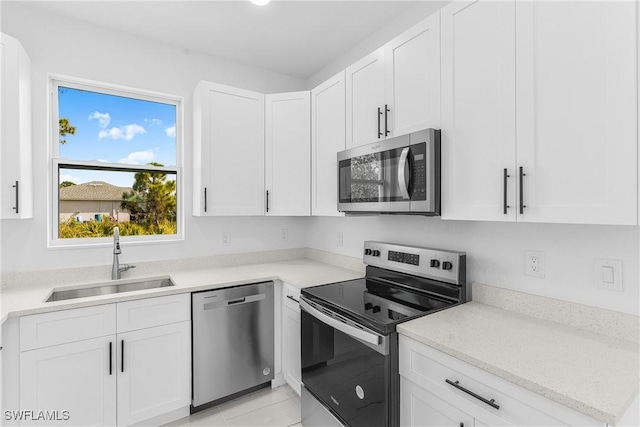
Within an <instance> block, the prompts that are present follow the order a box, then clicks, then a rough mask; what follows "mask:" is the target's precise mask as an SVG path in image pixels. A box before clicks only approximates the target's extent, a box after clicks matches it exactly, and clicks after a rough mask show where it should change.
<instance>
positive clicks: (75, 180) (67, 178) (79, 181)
mask: <svg viewBox="0 0 640 427" xmlns="http://www.w3.org/2000/svg"><path fill="white" fill-rule="evenodd" d="M65 181H71V182H73V183H74V184H82V183H83V182H84V180H83V179H82V178H79V177H77V176H73V175H66V174H60V182H65Z"/></svg>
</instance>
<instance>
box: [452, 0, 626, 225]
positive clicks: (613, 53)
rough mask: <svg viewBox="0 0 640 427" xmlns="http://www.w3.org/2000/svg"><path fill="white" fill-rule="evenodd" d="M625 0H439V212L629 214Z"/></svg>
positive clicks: (600, 219) (566, 217)
mask: <svg viewBox="0 0 640 427" xmlns="http://www.w3.org/2000/svg"><path fill="white" fill-rule="evenodd" d="M636 8H637V3H636V2H604V1H603V2H522V3H521V2H513V1H510V2H491V1H482V0H480V1H475V2H471V1H465V2H453V3H451V4H449V5H447V6H446V7H445V8H443V9H442V11H441V12H442V159H443V160H442V161H443V166H442V171H443V172H442V174H443V175H442V186H443V188H442V197H443V201H442V206H443V207H442V217H443V218H444V219H470V220H498V221H500V220H502V221H514V220H517V221H531V222H565V223H585V224H636V221H637V179H636V177H637V162H638V160H637V159H638V154H637V141H638V135H637V120H638V107H637V88H638V81H637V74H636V73H637V68H636V63H637V57H638V44H637V43H638V41H637V38H636V26H637V11H636ZM576 16H580V19H575V17H576Z"/></svg>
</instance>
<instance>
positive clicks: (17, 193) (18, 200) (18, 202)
mask: <svg viewBox="0 0 640 427" xmlns="http://www.w3.org/2000/svg"><path fill="white" fill-rule="evenodd" d="M12 187H13V188H15V189H16V205H15V206H14V207H13V209H14V210H15V211H16V213H20V183H19V182H18V181H16V185H12Z"/></svg>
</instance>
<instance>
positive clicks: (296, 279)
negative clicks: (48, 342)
mask: <svg viewBox="0 0 640 427" xmlns="http://www.w3.org/2000/svg"><path fill="white" fill-rule="evenodd" d="M363 276H364V274H363V273H362V272H358V271H354V270H349V269H346V268H341V267H336V266H334V265H331V264H327V263H323V262H319V261H316V260H312V259H308V258H298V259H291V260H284V261H276V262H266V263H260V264H247V265H241V266H233V267H220V268H206V269H200V270H191V271H179V272H176V273H172V274H158V275H156V276H149V278H151V277H171V279H172V280H173V282H174V283H175V286H171V287H164V288H158V289H147V290H141V291H132V292H124V293H119V294H110V295H100V296H95V297H86V298H77V299H70V300H66V301H55V302H44V301H45V299H47V297H48V296H49V294H50V293H51V292H52V290H64V289H70V288H71V289H72V288H78V287H92V286H96V285H100V284H107V285H114V284H118V283H127V282H135V281H140V280H144V279H145V278H144V277H135V278H132V279H122V280H108V279H107V280H101V281H84V282H79V283H69V284H68V285H65V286H59V285H53V286H52V285H51V284H50V283H42V284H38V285H29V286H15V287H8V288H2V289H0V293H1V302H0V306H1V310H2V323H4V322H5V321H6V319H8V318H10V317H19V316H26V315H30V314H37V313H46V312H51V311H58V310H68V309H72V308H79V307H88V306H93V305H100V304H108V303H113V302H119V301H128V300H135V299H141V298H150V297H157V296H164V295H173V294H179V293H185V292H194V291H201V290H207V289H216V288H223V287H229V286H236V285H243V284H249V283H255V282H260V281H265V280H282V281H283V282H286V283H288V284H290V285H293V286H297V287H299V288H304V287H308V286H314V285H321V284H326V283H333V282H340V281H344V280H352V279H357V278H360V277H363Z"/></svg>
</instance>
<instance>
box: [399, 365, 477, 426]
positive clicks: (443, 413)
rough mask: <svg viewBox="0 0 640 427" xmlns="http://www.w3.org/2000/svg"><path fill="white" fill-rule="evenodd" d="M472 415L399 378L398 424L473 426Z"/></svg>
mask: <svg viewBox="0 0 640 427" xmlns="http://www.w3.org/2000/svg"><path fill="white" fill-rule="evenodd" d="M473 422H474V420H473V416H472V415H469V414H467V413H466V412H464V411H462V410H460V409H458V408H456V407H455V405H453V404H452V403H451V402H446V401H444V400H442V399H440V398H438V397H437V396H436V395H435V394H433V393H431V392H429V391H427V390H425V389H423V388H422V387H420V386H418V385H416V384H414V383H412V382H411V381H409V380H407V379H406V378H404V377H403V378H401V379H400V425H401V426H411V427H447V426H448V427H473Z"/></svg>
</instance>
